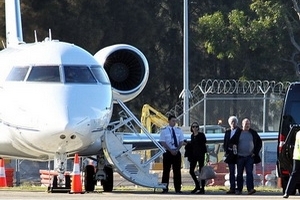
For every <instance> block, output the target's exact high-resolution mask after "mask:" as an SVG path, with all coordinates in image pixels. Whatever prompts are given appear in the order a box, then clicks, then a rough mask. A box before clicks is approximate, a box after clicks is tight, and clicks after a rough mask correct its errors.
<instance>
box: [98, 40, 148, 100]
mask: <svg viewBox="0 0 300 200" xmlns="http://www.w3.org/2000/svg"><path fill="white" fill-rule="evenodd" d="M94 57H95V58H96V60H97V61H98V62H99V63H100V64H101V65H102V66H103V67H104V69H105V71H106V73H107V75H108V77H109V79H110V82H111V86H112V89H113V98H114V99H121V100H122V101H124V102H126V101H130V100H131V99H133V98H135V97H136V96H137V95H139V94H140V93H141V91H142V90H143V89H144V87H145V85H146V83H147V80H148V77H149V66H148V61H147V59H146V57H145V56H144V54H143V53H142V52H141V51H139V50H138V49H137V48H135V47H133V46H131V45H127V44H118V45H113V46H109V47H106V48H103V49H101V50H100V51H98V52H97V53H96V54H95V55H94Z"/></svg>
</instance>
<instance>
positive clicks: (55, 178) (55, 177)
mask: <svg viewBox="0 0 300 200" xmlns="http://www.w3.org/2000/svg"><path fill="white" fill-rule="evenodd" d="M52 188H57V176H56V175H55V176H53V180H52Z"/></svg>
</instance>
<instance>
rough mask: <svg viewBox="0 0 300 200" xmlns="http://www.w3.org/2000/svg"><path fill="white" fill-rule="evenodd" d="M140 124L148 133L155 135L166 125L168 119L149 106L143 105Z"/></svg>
mask: <svg viewBox="0 0 300 200" xmlns="http://www.w3.org/2000/svg"><path fill="white" fill-rule="evenodd" d="M141 123H142V125H143V126H144V127H145V128H146V129H147V130H148V132H149V133H156V132H157V131H158V130H159V129H160V128H162V127H164V126H166V125H168V118H167V117H166V116H165V115H163V114H162V113H161V112H159V111H157V110H156V109H154V108H153V107H151V106H150V105H149V104H144V106H143V108H142V116H141Z"/></svg>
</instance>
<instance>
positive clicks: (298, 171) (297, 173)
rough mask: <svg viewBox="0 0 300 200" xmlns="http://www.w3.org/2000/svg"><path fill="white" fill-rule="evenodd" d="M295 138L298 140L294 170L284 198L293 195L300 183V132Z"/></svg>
mask: <svg viewBox="0 0 300 200" xmlns="http://www.w3.org/2000/svg"><path fill="white" fill-rule="evenodd" d="M295 138H296V139H295V145H294V151H293V170H292V173H291V175H290V178H289V182H288V184H287V187H286V189H285V193H284V195H283V198H289V196H290V194H292V193H293V191H294V190H295V188H296V184H297V182H298V181H299V177H300V131H298V132H297V133H296V137H295Z"/></svg>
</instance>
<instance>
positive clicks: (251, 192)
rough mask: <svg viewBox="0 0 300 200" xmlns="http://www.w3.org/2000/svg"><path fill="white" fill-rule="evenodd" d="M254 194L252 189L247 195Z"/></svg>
mask: <svg viewBox="0 0 300 200" xmlns="http://www.w3.org/2000/svg"><path fill="white" fill-rule="evenodd" d="M255 192H256V190H255V189H252V190H250V191H249V192H248V195H251V194H254V193H255Z"/></svg>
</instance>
